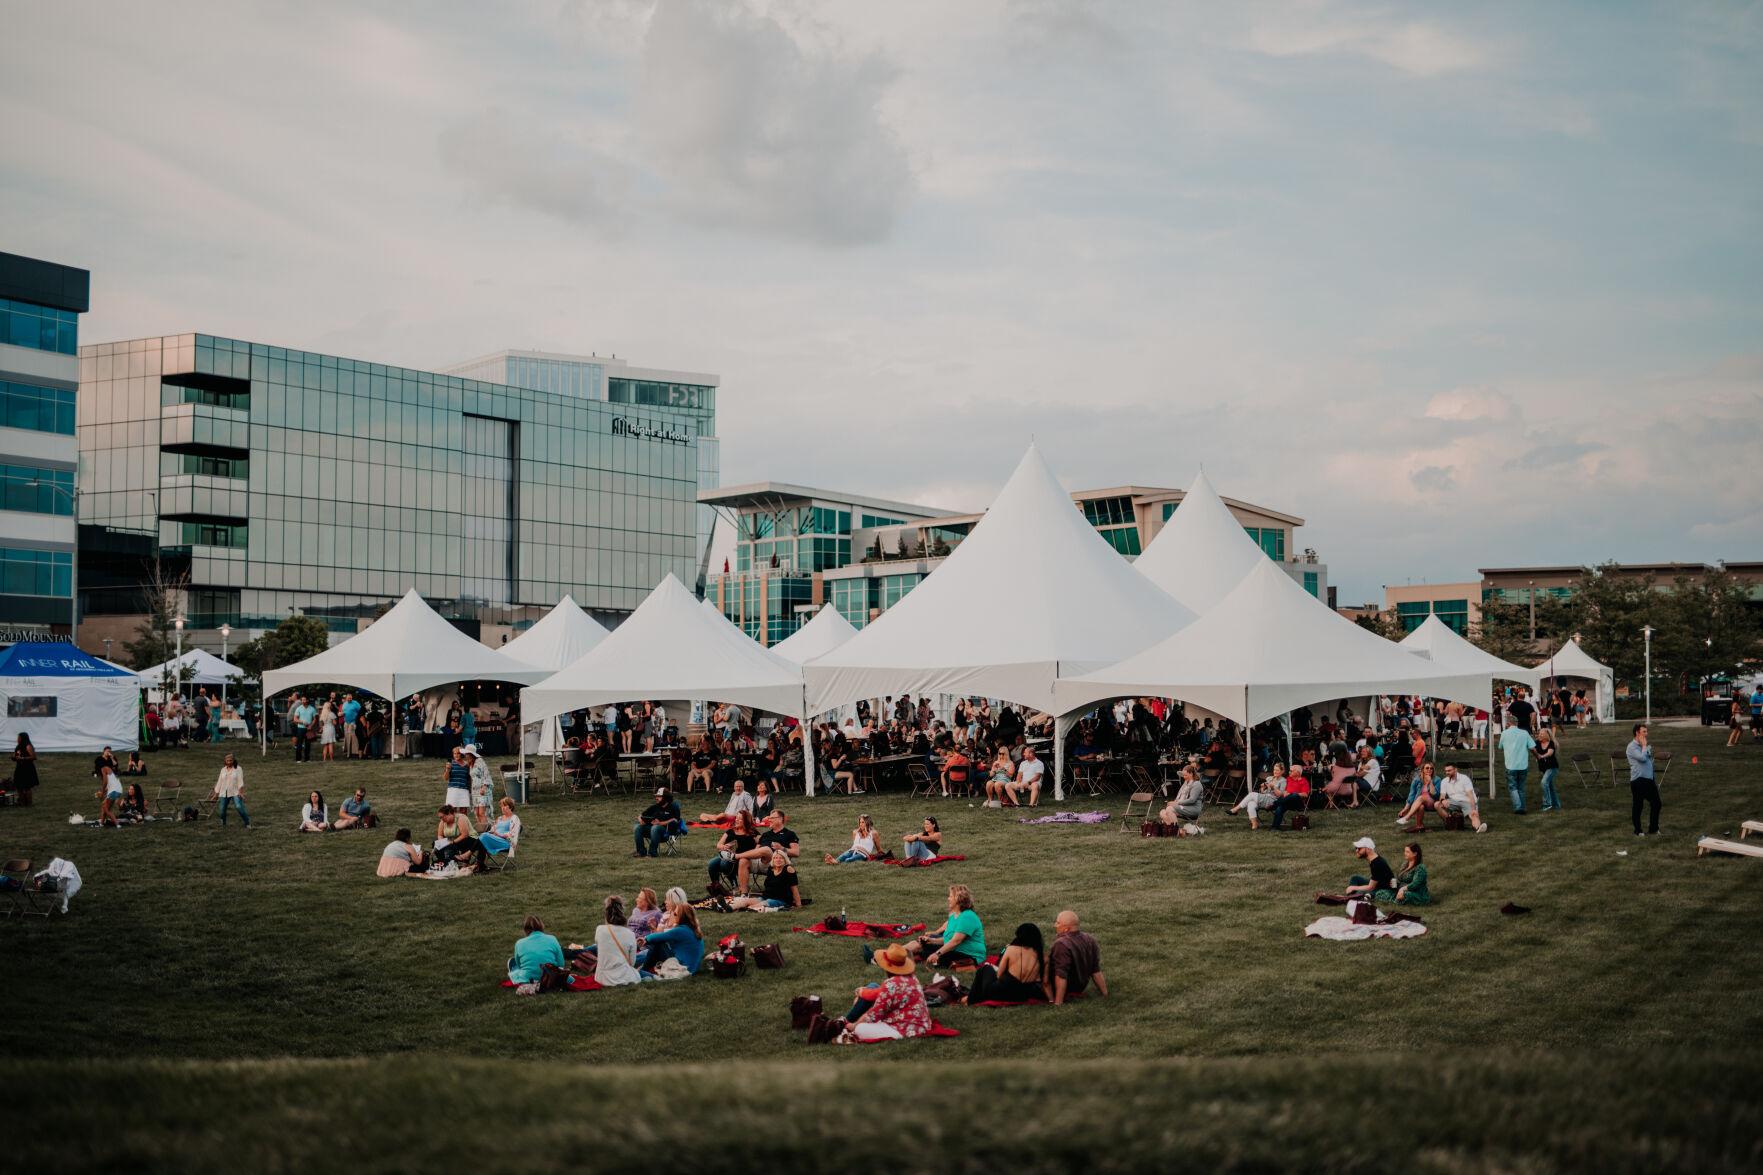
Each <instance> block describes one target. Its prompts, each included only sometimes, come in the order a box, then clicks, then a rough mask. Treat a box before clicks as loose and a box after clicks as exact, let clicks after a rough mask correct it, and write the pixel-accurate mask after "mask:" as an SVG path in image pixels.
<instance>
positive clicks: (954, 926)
mask: <svg viewBox="0 0 1763 1175" xmlns="http://www.w3.org/2000/svg"><path fill="white" fill-rule="evenodd" d="M918 949H919V950H921V951H926V952H928V953H927V954H925V955H924V961H925V963H926V964H928V965H929V966H932V967H937V966H949V967H978V966H979V965H980V964H981V963H983V962H985V961H986V931H985V927H984V926H982V925H981V924H980V920H979V915H978V914H976V913H974V911H973V892H972V891H971V890H969V889H968V888H967V887H966V886H965V885H951V886H950V887H949V920H948V921H946V922H944V923H943V928H942V930H940V931H939V932H938V933H937V934H935V935H934V936H926V937H925V938H922V939H920V940H919V941H918ZM915 953H916V952H915Z"/></svg>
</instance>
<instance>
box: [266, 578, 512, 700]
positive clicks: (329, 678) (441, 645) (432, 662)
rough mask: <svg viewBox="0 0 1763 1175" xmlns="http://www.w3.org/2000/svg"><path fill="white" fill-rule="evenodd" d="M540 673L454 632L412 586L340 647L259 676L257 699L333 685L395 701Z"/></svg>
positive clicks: (462, 634)
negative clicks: (428, 691)
mask: <svg viewBox="0 0 1763 1175" xmlns="http://www.w3.org/2000/svg"><path fill="white" fill-rule="evenodd" d="M546 672H547V671H546V670H544V669H535V668H534V667H533V666H531V665H528V664H526V663H525V662H522V661H516V660H515V659H514V658H512V657H508V656H505V655H503V654H502V653H499V652H497V651H496V650H495V649H492V648H489V647H488V646H486V645H483V644H480V643H479V642H477V641H474V640H472V639H471V638H470V637H468V636H466V635H465V634H464V633H463V632H460V631H459V630H458V629H457V628H454V627H453V626H452V625H451V624H448V623H447V622H446V621H445V620H443V619H442V618H441V617H440V615H439V614H438V613H437V612H436V611H435V610H434V609H433V608H430V607H429V606H428V604H426V603H424V602H423V598H422V597H421V596H419V595H417V594H416V590H415V589H414V588H413V589H411V590H410V591H408V592H405V593H404V598H403V599H401V600H399V601H398V602H397V603H396V604H394V605H393V606H392V609H391V611H389V612H387V613H386V614H385V615H384V616H382V617H380V618H379V619H378V620H376V621H374V622H373V623H372V624H371V625H369V626H368V627H367V628H366V629H365V630H363V631H362V632H360V633H357V634H356V635H355V636H352V637H350V638H349V639H348V640H346V641H344V642H343V643H342V644H340V645H336V646H334V647H332V648H329V649H326V650H325V651H324V652H322V653H319V654H318V655H317V656H314V657H308V658H306V660H304V661H300V662H297V663H295V664H293V665H286V666H283V667H282V668H280V669H271V670H268V671H267V672H265V673H264V675H263V696H264V697H265V698H268V697H270V696H271V695H273V694H278V693H280V692H281V691H283V690H286V689H293V688H294V687H296V686H301V685H314V684H319V683H330V682H335V683H336V684H338V685H352V686H354V687H355V688H357V689H364V690H367V691H368V692H370V693H374V694H378V695H379V696H380V697H382V698H386V699H389V700H391V701H394V702H395V701H398V700H399V699H401V698H407V697H409V696H410V695H411V694H414V693H420V692H421V691H423V690H426V689H432V688H433V687H435V686H437V685H448V684H450V683H452V682H455V681H512V682H517V683H520V684H527V683H530V682H535V681H541V680H543V679H544V678H545V676H546Z"/></svg>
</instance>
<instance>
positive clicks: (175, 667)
mask: <svg viewBox="0 0 1763 1175" xmlns="http://www.w3.org/2000/svg"><path fill="white" fill-rule="evenodd" d="M171 626H172V627H173V628H175V629H177V630H178V652H177V656H175V657H173V658H172V659H171V671H172V673H173V674H174V675H175V676H176V680H177V683H178V697H180V698H181V697H183V696H184V618H183V617H182V616H179V617H177V618H175V619H174V620H172V622H171Z"/></svg>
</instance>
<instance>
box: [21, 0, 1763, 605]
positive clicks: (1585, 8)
mask: <svg viewBox="0 0 1763 1175" xmlns="http://www.w3.org/2000/svg"><path fill="white" fill-rule="evenodd" d="M6 24H7V33H8V35H7V37H6V39H5V41H4V42H0V63H3V64H4V66H5V68H4V70H3V71H0V119H3V120H4V125H5V126H6V127H7V128H8V129H7V138H6V150H5V151H4V152H0V174H3V176H4V183H5V192H6V207H7V213H8V215H7V216H6V218H5V220H4V223H3V227H0V250H6V251H9V252H14V253H22V254H26V255H30V256H37V257H43V258H46V259H49V260H54V261H61V262H65V263H68V264H74V265H80V266H82V267H86V268H89V269H90V270H91V271H92V295H93V305H92V311H91V313H90V314H88V315H86V317H85V320H84V322H83V324H82V328H81V338H82V341H84V342H101V341H108V340H112V339H121V338H133V337H140V336H145V335H156V334H169V333H175V332H180V331H189V330H195V331H202V332H207V333H213V334H219V335H227V336H232V337H238V338H245V339H251V340H254V341H260V342H265V343H271V344H275V345H285V346H290V347H301V348H306V349H310V350H316V351H325V352H332V353H338V354H345V355H349V356H353V357H358V358H366V359H372V360H376V361H380V362H386V363H395V364H401V365H405V366H411V367H420V368H439V367H442V366H446V365H448V364H451V363H454V362H457V361H459V360H462V359H465V358H469V357H472V356H475V355H479V354H484V353H487V352H492V351H496V350H500V349H503V348H530V349H540V350H549V351H561V352H579V353H583V354H586V353H589V352H598V353H600V354H603V355H604V354H617V355H619V356H621V357H625V358H628V359H630V360H631V361H632V362H634V363H637V364H641V365H644V366H654V367H666V368H677V369H684V370H693V371H711V372H715V373H717V374H718V375H719V376H720V377H721V381H722V387H723V389H724V390H723V392H722V393H721V395H720V397H719V401H718V431H719V434H720V436H721V437H722V445H723V448H722V472H723V480H724V481H725V483H728V484H736V483H740V482H747V481H758V480H766V479H770V480H779V481H790V482H798V483H806V484H810V485H825V486H828V487H831V488H837V489H844V490H849V491H852V492H857V493H864V494H873V495H876V496H880V497H892V498H903V499H908V500H914V501H920V502H925V503H930V504H935V505H940V506H947V507H950V508H955V509H963V510H970V509H979V508H983V506H984V505H985V504H986V502H987V501H988V500H989V498H990V496H991V495H992V493H993V492H995V490H996V489H997V488H998V486H999V485H1001V484H1002V482H1003V479H1004V478H1005V477H1006V476H1007V475H1008V473H1009V471H1010V470H1011V469H1012V468H1013V467H1014V465H1015V463H1016V461H1017V460H1018V459H1019V458H1020V456H1021V454H1022V451H1023V448H1024V446H1025V445H1026V444H1027V443H1028V441H1029V440H1030V438H1031V437H1032V438H1034V439H1035V440H1036V441H1037V442H1038V443H1039V444H1040V446H1041V448H1042V449H1043V451H1044V452H1045V453H1046V455H1047V458H1048V460H1049V462H1050V463H1051V464H1052V465H1053V467H1054V469H1055V470H1056V472H1057V473H1058V474H1059V475H1060V477H1061V479H1062V480H1063V481H1064V482H1065V483H1066V484H1067V485H1068V486H1070V487H1071V488H1081V487H1094V486H1104V485H1119V484H1141V485H1169V486H1176V487H1183V486H1186V485H1187V484H1188V482H1189V481H1190V480H1191V479H1192V477H1193V475H1194V473H1195V471H1196V469H1197V468H1199V467H1200V466H1201V465H1202V464H1203V465H1204V466H1205V468H1206V470H1207V472H1208V475H1209V476H1210V477H1211V478H1212V480H1213V482H1214V484H1215V485H1217V487H1218V488H1219V490H1220V492H1222V493H1224V494H1226V495H1229V496H1231V497H1235V498H1239V499H1245V500H1248V501H1252V502H1256V503H1259V504H1263V505H1266V506H1268V507H1271V508H1273V509H1276V510H1280V511H1284V512H1288V513H1292V514H1296V515H1300V516H1302V517H1304V518H1305V519H1306V525H1305V526H1304V528H1303V529H1301V530H1300V531H1299V532H1298V540H1299V546H1300V547H1313V548H1315V549H1316V550H1317V551H1318V552H1319V553H1320V555H1321V557H1322V558H1323V560H1324V561H1326V562H1327V563H1328V564H1329V567H1330V578H1331V580H1332V582H1333V583H1334V584H1335V585H1336V586H1337V587H1338V588H1339V592H1340V601H1341V602H1342V603H1343V604H1346V603H1358V602H1361V601H1366V600H1380V599H1381V591H1380V587H1381V585H1383V584H1399V583H1405V582H1411V581H1412V582H1419V581H1422V580H1430V581H1435V582H1443V581H1454V580H1463V579H1471V578H1474V576H1475V572H1476V569H1477V568H1478V567H1483V566H1510V565H1521V564H1574V563H1593V562H1600V561H1603V560H1605V559H1612V558H1614V559H1619V560H1622V561H1626V562H1658V561H1666V560H1695V561H1714V560H1716V559H1720V558H1726V559H1733V560H1739V559H1745V560H1755V559H1759V558H1763V496H1760V495H1759V494H1758V493H1757V492H1756V491H1755V490H1754V489H1753V488H1752V487H1751V486H1749V485H1748V484H1747V478H1746V475H1747V474H1748V473H1750V471H1751V469H1752V468H1753V467H1754V466H1755V465H1756V459H1757V455H1758V454H1759V453H1763V73H1760V72H1759V71H1757V70H1756V68H1755V62H1756V60H1757V58H1758V55H1759V51H1763V6H1759V5H1757V4H1716V3H1705V4H1671V5H1666V4H1658V5H1647V4H1622V5H1616V4H1590V3H1586V4H1573V5H1556V6H1548V7H1530V6H1514V7H1510V8H1508V7H1504V6H1485V7H1484V6H1477V7H1473V8H1470V7H1464V6H1453V5H1442V4H1415V5H1395V4H1388V5H1383V4H1346V3H1332V2H1329V0H1301V2H1289V3H1248V4H1243V5H1231V6H1221V5H1208V4H1198V3H1195V4H1164V3H1146V4H1133V3H1099V4H1077V3H1066V2H1063V0H987V2H983V3H982V2H976V3H970V4H963V5H959V6H950V5H939V4H932V3H928V2H911V3H898V4H891V5H885V6H883V5H869V4H861V3H857V2H856V0H834V2H831V3H824V4H807V3H802V2H800V0H773V2H771V3H760V2H758V0H752V2H745V0H727V2H723V3H710V2H708V0H664V2H663V3H661V4H659V5H656V4H651V3H646V2H641V0H606V2H603V3H595V2H589V0H559V2H555V3H548V4H534V5H528V6H506V7H498V8H494V9H492V8H490V7H488V6H480V5H469V4H464V3H444V4H417V3H414V2H410V3H378V4H368V5H334V6H333V5H326V4H296V3H291V2H241V3H234V4H230V5H226V6H207V5H196V4H188V3H167V4H159V5H153V6H134V5H129V6H120V5H105V4H97V3H90V2H84V0H73V2H68V3H61V4H57V5H35V6H27V7H19V8H16V9H15V10H13V11H11V12H9V13H8V15H7V21H6ZM1025 572H1028V573H1032V565H1028V566H1025Z"/></svg>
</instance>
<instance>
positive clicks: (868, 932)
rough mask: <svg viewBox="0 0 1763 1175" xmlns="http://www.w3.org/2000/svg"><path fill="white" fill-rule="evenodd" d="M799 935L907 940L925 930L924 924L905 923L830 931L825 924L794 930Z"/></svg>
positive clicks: (855, 924)
mask: <svg viewBox="0 0 1763 1175" xmlns="http://www.w3.org/2000/svg"><path fill="white" fill-rule="evenodd" d="M793 929H794V930H795V932H796V933H797V934H836V935H838V936H839V937H841V938H906V937H909V936H910V935H914V934H917V933H919V932H920V931H922V930H923V929H924V923H922V922H919V923H917V924H916V925H912V926H908V925H906V923H904V922H847V923H845V928H844V929H843V930H828V929H827V928H826V923H825V922H816V923H815V924H814V925H813V926H797V927H794V928H793Z"/></svg>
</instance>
